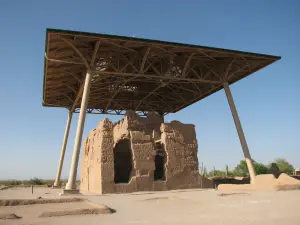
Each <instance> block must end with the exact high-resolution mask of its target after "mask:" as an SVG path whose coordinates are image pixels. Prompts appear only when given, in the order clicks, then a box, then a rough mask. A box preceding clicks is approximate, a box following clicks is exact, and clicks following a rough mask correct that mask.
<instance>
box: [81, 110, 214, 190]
mask: <svg viewBox="0 0 300 225" xmlns="http://www.w3.org/2000/svg"><path fill="white" fill-rule="evenodd" d="M122 139H128V140H129V141H130V147H131V156H132V170H131V173H130V180H129V182H128V183H117V184H116V183H115V182H114V173H115V171H114V147H115V146H116V143H118V141H120V140H122ZM157 143H161V144H162V146H163V149H164V151H165V164H164V168H165V180H158V181H154V171H155V155H156V151H158V149H157V147H156V146H157ZM197 147H198V145H197V139H196V133H195V126H194V125H192V124H182V123H180V122H178V121H172V122H171V123H168V124H167V123H163V118H162V117H161V116H160V115H158V114H156V113H149V114H148V116H147V117H146V118H141V117H139V116H138V115H136V114H135V113H134V112H132V111H129V112H128V113H127V114H126V115H125V116H124V119H122V120H120V121H119V122H117V123H115V124H114V125H113V124H112V122H111V121H109V120H108V119H105V120H103V121H101V122H100V123H99V125H98V127H97V128H96V129H94V130H93V131H91V133H90V134H89V136H88V137H87V138H86V139H85V141H84V150H83V154H82V162H81V185H80V189H81V191H82V192H93V193H101V194H104V193H126V192H127V193H128V192H136V191H161V190H171V189H179V188H196V187H213V184H212V181H210V180H204V179H202V178H201V176H200V174H199V171H198V158H197Z"/></svg>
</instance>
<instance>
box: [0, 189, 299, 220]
mask: <svg viewBox="0 0 300 225" xmlns="http://www.w3.org/2000/svg"><path fill="white" fill-rule="evenodd" d="M60 192H61V191H60V190H57V189H50V188H35V189H34V194H33V195H32V194H31V188H19V189H6V190H2V191H0V199H17V198H24V199H32V198H37V197H39V196H41V197H43V198H62V197H59V196H58V194H59V193H60ZM46 193H47V194H46ZM69 197H70V196H66V197H65V196H64V197H63V198H69ZM81 197H83V198H86V199H88V200H90V201H92V202H95V203H100V204H105V205H107V206H109V207H111V208H112V209H115V210H116V213H113V214H106V215H81V216H63V217H51V218H36V212H37V211H38V212H41V211H43V210H49V209H51V208H53V207H54V205H52V206H50V205H51V204H49V206H48V207H47V205H43V206H41V205H34V206H30V207H31V208H29V206H18V207H20V208H22V207H23V208H22V209H21V210H23V211H26V210H27V211H28V214H27V216H26V217H24V218H22V219H17V220H0V225H4V224H5V225H15V224H23V225H25V224H26V225H29V224H30V225H36V224H43V225H48V224H55V225H60V224H61V225H67V224H72V225H75V224H97V225H98V224H99V225H102V224H103V225H116V224H124V225H126V224H128V225H138V224H141V225H152V224H157V225H167V224H174V225H202V224H203V225H204V224H205V225H218V224H222V225H225V224H230V225H241V224H245V225H247V224H248V225H250V224H251V225H294V224H295V225H300V212H299V206H300V191H299V190H296V191H279V192H274V191H268V192H266V191H265V192H263V191H261V192H235V193H228V192H226V193H224V194H222V192H220V191H216V190H201V189H200V190H199V189H198V190H177V191H165V192H147V193H146V192H141V193H132V194H109V195H103V196H101V195H98V196H97V195H83V196H81ZM68 204H74V207H75V208H77V207H78V203H68ZM76 204H77V205H76ZM68 208H69V207H68ZM4 211H5V212H8V210H7V208H6V209H4V208H3V207H2V208H1V207H0V213H2V212H3V213H4ZM30 212H31V213H30ZM11 213H14V212H11ZM16 214H17V212H16Z"/></svg>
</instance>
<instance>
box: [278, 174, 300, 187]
mask: <svg viewBox="0 0 300 225" xmlns="http://www.w3.org/2000/svg"><path fill="white" fill-rule="evenodd" d="M277 184H278V185H286V184H300V180H297V179H295V178H293V177H290V176H289V175H287V174H286V173H282V174H280V176H279V177H278V179H277Z"/></svg>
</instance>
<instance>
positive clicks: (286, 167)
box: [274, 158, 294, 175]
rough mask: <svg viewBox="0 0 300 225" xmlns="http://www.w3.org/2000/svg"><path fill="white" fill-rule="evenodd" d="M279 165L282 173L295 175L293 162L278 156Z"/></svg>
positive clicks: (277, 162)
mask: <svg viewBox="0 0 300 225" xmlns="http://www.w3.org/2000/svg"><path fill="white" fill-rule="evenodd" d="M274 163H276V164H277V166H278V167H279V170H280V172H281V173H286V174H289V175H293V173H294V167H293V165H292V164H290V163H289V162H288V161H287V160H286V159H283V158H278V159H276V160H275V162H274Z"/></svg>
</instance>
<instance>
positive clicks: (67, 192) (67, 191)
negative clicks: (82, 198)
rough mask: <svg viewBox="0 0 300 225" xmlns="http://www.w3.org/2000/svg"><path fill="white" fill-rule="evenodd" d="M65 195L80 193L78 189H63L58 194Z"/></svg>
mask: <svg viewBox="0 0 300 225" xmlns="http://www.w3.org/2000/svg"><path fill="white" fill-rule="evenodd" d="M65 195H82V194H81V193H80V192H79V189H71V190H69V189H63V192H62V193H61V194H60V196H65Z"/></svg>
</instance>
